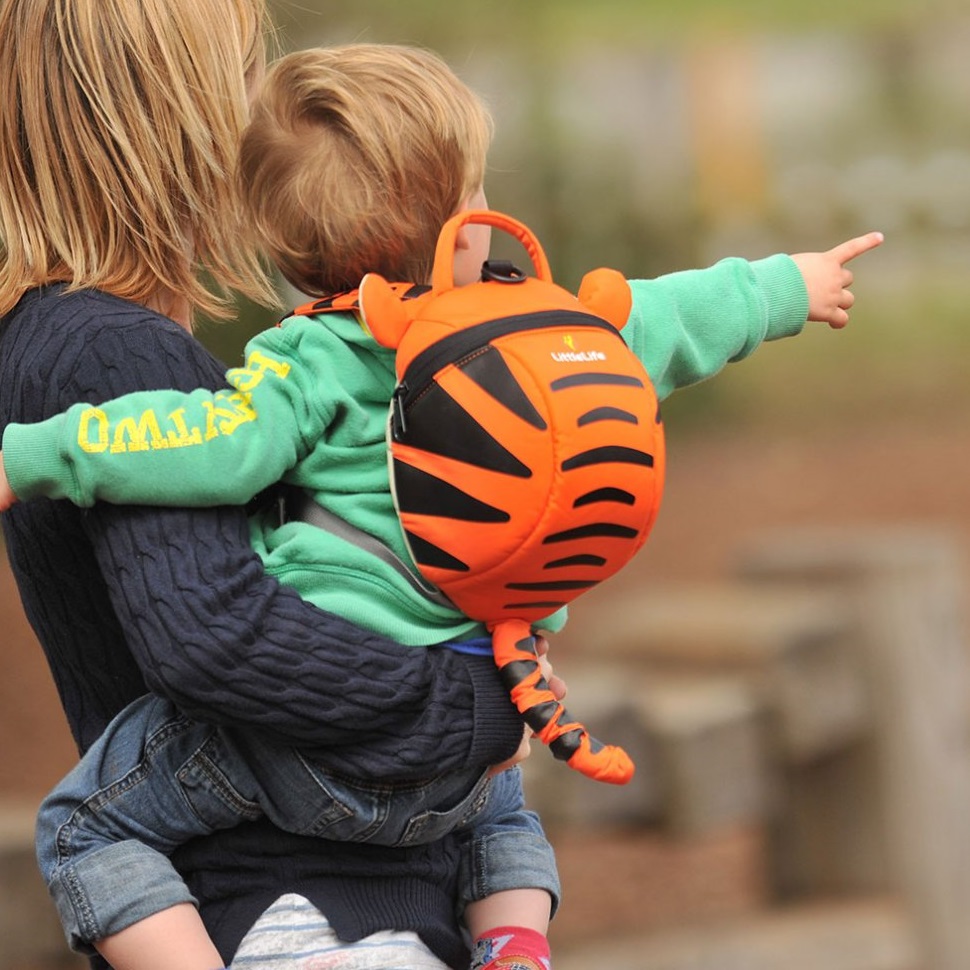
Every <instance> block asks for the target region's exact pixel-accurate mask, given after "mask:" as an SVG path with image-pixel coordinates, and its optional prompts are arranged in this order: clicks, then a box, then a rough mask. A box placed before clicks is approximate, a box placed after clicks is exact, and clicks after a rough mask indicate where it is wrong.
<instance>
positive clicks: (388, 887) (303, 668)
mask: <svg viewBox="0 0 970 970" xmlns="http://www.w3.org/2000/svg"><path fill="white" fill-rule="evenodd" d="M223 374H224V366H223V365H222V364H221V363H219V362H218V361H216V360H215V359H214V358H213V357H212V356H211V355H209V354H208V353H207V352H206V351H205V350H204V348H203V347H202V346H201V345H200V344H199V343H198V342H197V341H196V340H194V339H193V338H192V337H191V336H190V335H189V334H187V333H186V332H185V331H184V330H183V329H182V328H180V327H178V326H176V325H175V324H174V323H172V322H171V321H169V320H167V319H166V318H164V317H160V316H159V315H157V314H154V313H152V312H150V311H148V310H146V309H144V308H143V307H140V306H137V305H135V304H132V303H128V302H126V301H123V300H119V299H117V298H114V297H112V296H109V295H106V294H103V293H99V292H95V291H84V292H80V293H72V294H68V293H64V292H63V288H62V287H45V288H41V289H39V290H34V291H31V292H29V293H27V294H26V295H25V296H24V298H23V299H22V300H21V301H20V303H19V304H18V306H17V307H16V308H15V309H14V310H13V311H11V313H9V314H8V315H7V316H6V317H5V318H3V319H2V320H0V433H2V429H3V428H4V427H5V426H6V425H7V424H8V423H9V422H11V421H16V422H32V421H38V420H41V419H43V418H47V417H49V416H51V415H52V414H55V413H57V412H59V411H62V410H63V409H64V408H66V407H67V406H68V405H70V404H73V403H75V402H77V401H88V402H91V403H97V402H99V401H102V400H106V399H107V398H110V397H115V396H117V395H119V394H123V393H125V392H127V391H130V390H135V389H139V388H159V387H175V388H181V389H185V390H189V389H191V388H194V387H203V386H204V387H209V388H214V387H220V386H223V384H224V378H223ZM3 527H4V536H5V538H6V544H7V553H8V557H9V560H10V564H11V567H12V569H13V572H14V575H15V577H16V580H17V583H18V587H19V590H20V594H21V598H22V601H23V605H24V610H25V612H26V615H27V617H28V619H29V621H30V623H31V625H32V626H33V629H34V630H35V632H36V634H37V637H38V640H39V641H40V644H41V646H42V647H43V649H44V652H45V654H46V656H47V660H48V663H49V666H50V669H51V673H52V675H53V677H54V681H55V683H56V685H57V689H58V691H59V695H60V698H61V703H62V705H63V707H64V711H65V714H66V716H67V720H68V723H69V725H70V728H71V731H72V733H73V735H74V738H75V740H76V742H77V744H78V748H79V750H81V751H84V750H85V749H86V748H87V747H88V746H89V745H90V744H91V742H92V741H93V740H94V739H95V738H96V737H97V736H98V734H99V733H100V732H101V731H102V730H103V728H104V727H105V725H106V724H107V722H108V720H110V718H111V717H112V716H113V715H114V714H115V713H117V711H118V710H120V708H121V707H122V706H124V705H125V704H126V703H128V702H129V701H130V700H132V699H133V698H135V697H136V696H138V695H139V694H142V693H144V692H145V690H146V687H147V689H150V690H153V691H156V692H158V693H160V694H164V695H166V696H168V697H169V698H171V699H172V700H173V701H174V702H175V703H176V704H177V705H178V706H179V707H180V708H181V709H182V710H183V711H184V712H185V713H187V714H189V715H191V716H194V717H198V718H199V719H202V720H207V721H211V722H217V723H222V724H227V725H235V726H242V727H247V728H248V729H256V730H262V731H264V732H266V733H267V734H268V735H270V736H272V737H273V738H275V739H276V740H278V741H281V742H284V743H292V744H295V745H299V746H301V747H304V748H310V749H313V750H314V752H315V754H316V755H317V756H318V757H319V758H320V760H321V761H322V762H324V763H325V764H326V765H327V766H328V768H329V769H330V770H332V771H336V772H346V773H350V774H353V775H354V776H357V777H361V776H363V777H367V776H368V775H372V776H380V777H383V778H389V779H398V780H406V779H408V778H424V777H427V776H429V775H431V774H433V773H437V772H439V771H445V770H448V769H450V768H456V767H462V768H467V767H468V765H475V764H480V765H482V766H483V767H484V766H485V765H488V764H496V763H499V762H501V761H503V760H505V759H506V758H508V757H509V756H511V754H512V752H513V751H514V750H515V748H516V747H517V745H518V741H519V739H520V737H521V723H520V721H519V719H518V716H517V715H516V713H515V711H514V710H513V708H512V705H511V703H510V701H509V699H508V695H507V693H506V692H505V690H504V688H503V687H502V685H501V684H500V682H499V680H498V677H497V674H496V672H495V670H494V665H493V664H492V662H491V660H490V659H489V658H487V657H486V658H480V657H468V656H465V655H461V654H457V653H453V652H452V651H448V650H416V649H414V648H406V647H401V646H399V645H397V644H395V643H392V642H389V641H387V640H385V639H383V638H381V637H379V636H377V635H375V634H371V633H368V632H366V631H364V630H362V629H360V628H358V627H355V626H353V625H351V624H348V623H347V622H345V621H343V620H341V619H339V618H337V617H334V616H331V615H328V614H325V613H322V612H320V611H319V610H316V609H315V608H314V607H312V606H310V605H308V604H306V603H304V602H303V601H302V600H301V599H300V598H299V597H298V596H297V595H296V594H295V593H294V592H293V591H292V590H288V589H286V588H284V587H281V586H279V585H278V584H277V583H276V582H275V581H274V580H272V579H270V578H269V577H267V576H266V575H265V573H264V572H263V570H262V567H261V564H260V562H259V559H258V557H257V556H256V555H255V554H254V553H253V551H252V549H251V547H250V544H249V540H248V531H247V527H246V520H245V515H244V513H243V511H242V510H241V509H236V508H222V509H196V510H183V509H158V508H152V509H142V508H134V507H116V506H107V505H99V506H96V507H94V508H93V509H89V510H82V509H77V508H75V507H74V506H72V505H69V504H68V503H66V502H49V501H46V500H37V501H34V502H29V503H24V504H21V505H17V506H15V507H14V508H13V509H12V510H11V511H10V512H8V513H6V514H5V515H4V516H3ZM174 861H175V862H176V865H177V866H178V867H179V869H180V871H181V872H182V873H183V874H184V876H185V877H186V879H187V881H188V882H189V885H190V886H191V887H192V889H193V892H194V893H195V894H196V895H197V896H198V897H199V898H200V901H201V902H202V914H203V918H204V919H205V920H206V922H207V925H208V927H209V930H210V932H211V933H212V935H213V937H214V939H215V940H216V943H217V945H218V946H219V947H220V949H221V950H222V951H223V954H224V956H225V957H226V958H227V959H228V958H229V957H231V954H232V952H233V951H234V950H235V947H236V945H237V944H238V942H239V940H240V939H241V937H242V935H243V934H244V933H245V931H246V930H247V929H248V927H249V926H250V925H251V924H252V922H253V921H254V920H255V918H256V917H257V916H258V915H259V913H260V912H261V911H262V910H263V909H265V908H266V906H268V905H269V904H270V903H271V902H272V901H273V900H275V899H276V898H277V897H278V896H279V895H281V894H282V893H284V892H299V893H302V894H303V895H305V896H307V897H308V898H310V899H311V900H312V901H313V902H314V903H315V904H316V905H317V906H318V907H319V908H320V909H321V910H322V911H323V912H324V913H325V914H326V915H327V917H328V918H329V919H330V921H331V923H332V924H333V925H334V927H335V929H336V930H337V932H338V933H339V934H340V935H341V936H342V937H344V938H347V939H356V938H359V937H360V936H362V935H366V934H368V933H371V932H374V931H376V930H378V929H388V928H396V929H414V930H416V931H418V932H419V933H421V935H422V936H423V938H424V939H425V940H426V942H427V943H428V944H429V945H430V946H431V947H432V949H434V950H435V951H436V952H437V953H438V955H439V956H440V957H441V958H442V959H443V960H444V961H445V962H447V963H449V964H451V965H452V966H456V967H458V966H461V965H462V963H463V962H464V961H465V960H466V959H467V956H466V954H465V952H464V948H463V944H462V942H461V940H460V937H459V935H458V932H457V928H456V926H455V923H454V917H453V902H454V873H455V845H454V844H453V843H452V842H451V841H450V840H446V841H444V842H441V843H438V844H435V845H432V846H425V847H419V848H415V849H407V850H393V849H386V848H381V847H379V846H354V845H341V844H335V843H326V842H323V841H322V840H311V839H306V838H300V837H297V836H292V835H288V834H285V833H281V832H279V831H277V830H275V829H273V828H272V827H271V826H269V824H268V823H265V822H258V823H251V824H247V825H243V826H239V827H238V828H236V829H233V830H231V831H228V832H225V833H220V834H218V835H216V836H211V837H209V838H207V839H199V840H196V841H195V842H194V843H190V844H189V845H187V846H185V847H183V848H182V849H180V850H179V851H178V853H177V854H176V856H175V857H174Z"/></svg>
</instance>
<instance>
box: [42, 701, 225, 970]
mask: <svg viewBox="0 0 970 970" xmlns="http://www.w3.org/2000/svg"><path fill="white" fill-rule="evenodd" d="M210 736H211V729H210V728H207V727H205V726H204V725H195V724H193V723H192V722H189V721H186V719H185V718H182V717H180V716H178V715H177V714H176V713H175V712H174V711H173V710H172V709H171V707H170V706H169V705H167V704H166V703H165V702H163V701H161V700H160V699H158V698H154V699H153V698H144V699H142V700H140V701H137V702H135V703H133V704H131V705H129V707H128V708H126V709H125V711H124V712H122V714H120V715H119V716H118V717H117V718H115V720H114V721H112V722H111V724H110V725H109V726H108V727H107V729H106V730H105V732H104V734H103V735H102V736H101V738H100V739H99V740H98V741H97V742H96V743H95V744H94V745H93V746H92V747H91V748H90V750H89V751H88V752H87V754H86V755H85V756H84V757H83V758H82V759H81V761H80V762H79V763H78V764H77V765H76V766H75V768H74V769H73V770H72V771H71V772H70V773H69V774H68V775H67V777H65V778H64V779H63V780H62V781H61V782H60V784H59V785H58V786H57V787H56V788H55V789H54V790H53V791H52V792H51V793H50V795H48V797H47V798H46V799H44V802H43V804H42V806H41V808H40V811H39V812H38V816H37V830H36V838H37V856H38V863H39V865H40V869H41V872H42V873H43V875H44V878H45V879H46V881H47V885H48V889H49V890H50V893H51V896H52V898H53V900H54V903H55V905H56V907H57V910H58V912H59V914H60V916H61V921H62V923H63V925H64V929H65V932H66V934H67V936H68V938H69V940H70V942H71V945H72V946H73V947H74V948H75V949H78V950H81V951H83V952H92V951H93V950H94V949H100V948H101V947H104V949H103V952H104V953H105V954H106V955H107V954H108V953H110V954H111V955H110V956H109V957H107V958H108V959H109V962H111V963H112V964H113V965H114V966H115V967H138V968H139V970H141V968H147V970H150V968H152V967H154V966H162V965H163V964H162V963H159V962H157V961H159V960H163V962H164V965H165V966H166V967H168V968H175V967H185V968H193V970H195V968H198V970H213V968H215V967H220V966H222V960H221V959H220V957H219V955H218V953H217V952H216V950H215V948H214V947H213V946H212V944H211V943H210V942H209V939H208V936H207V935H206V933H205V931H204V930H203V928H202V923H201V920H200V919H199V916H198V913H197V911H196V909H195V905H194V903H195V901H194V899H193V898H192V895H191V893H190V892H189V890H188V887H187V886H186V885H185V883H184V881H183V880H182V878H181V876H180V875H179V873H178V872H177V871H176V870H175V868H174V867H173V866H172V863H171V861H170V859H169V858H168V857H167V855H166V853H167V852H168V851H171V850H172V849H173V848H175V847H176V846H177V845H179V844H181V843H183V842H185V841H188V840H189V839H190V838H192V837H194V836H196V835H205V834H207V833H208V832H211V831H213V830H214V829H215V828H216V827H228V826H230V825H233V824H237V823H238V821H239V815H238V812H235V814H234V809H232V807H231V806H228V805H227V807H226V808H225V811H224V812H223V814H222V815H214V814H213V813H215V811H216V806H215V805H214V804H212V807H211V811H209V809H208V807H209V806H210V803H214V802H215V801H216V798H215V793H214V792H212V791H210V789H213V788H214V787H215V786H212V785H206V784H205V782H206V779H207V776H206V775H205V772H204V770H203V769H204V768H205V767H206V765H205V764H202V765H197V764H196V761H197V760H198V759H199V758H201V757H202V754H201V753H204V752H206V751H207V749H208V747H209V743H208V742H209V740H210ZM188 772H194V773H195V774H197V775H198V776H199V779H200V780H201V783H202V786H203V787H201V788H200V785H199V783H196V785H195V787H194V788H193V789H192V791H191V799H192V805H193V806H195V807H196V808H199V807H200V806H201V807H202V810H205V811H206V815H207V819H209V820H208V821H203V820H202V818H201V816H200V815H199V814H198V813H197V811H193V810H191V809H190V808H189V802H188V801H187V796H186V794H185V791H186V789H185V787H184V785H186V784H189V783H191V782H192V781H193V780H194V778H195V775H192V776H191V777H190V776H189V775H188V774H187V773H188ZM218 801H219V804H220V805H221V804H222V801H223V800H222V799H218ZM220 811H221V809H220ZM156 915H157V917H158V919H157V922H156V920H155V918H154V917H156ZM102 941H103V942H102ZM152 961H156V962H154V963H153V962H152Z"/></svg>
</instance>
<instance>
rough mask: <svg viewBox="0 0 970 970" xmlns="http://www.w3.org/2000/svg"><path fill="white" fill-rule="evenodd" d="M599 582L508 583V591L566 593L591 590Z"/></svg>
mask: <svg viewBox="0 0 970 970" xmlns="http://www.w3.org/2000/svg"><path fill="white" fill-rule="evenodd" d="M598 582H599V580H598V579H562V580H553V581H551V582H546V583H506V584H505V588H506V589H516V590H521V591H525V590H532V591H534V592H539V591H541V590H547V591H549V592H555V591H557V590H562V591H563V592H565V591H566V590H570V589H590V588H591V587H593V586H595V585H596V584H597V583H598Z"/></svg>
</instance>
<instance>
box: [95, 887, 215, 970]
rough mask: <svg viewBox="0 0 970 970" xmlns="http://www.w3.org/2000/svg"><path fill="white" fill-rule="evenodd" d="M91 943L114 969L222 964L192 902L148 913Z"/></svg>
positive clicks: (205, 969) (194, 968) (197, 969)
mask: <svg viewBox="0 0 970 970" xmlns="http://www.w3.org/2000/svg"><path fill="white" fill-rule="evenodd" d="M94 945H95V948H96V949H97V951H98V953H100V954H101V956H103V957H104V958H105V960H107V961H108V963H110V964H111V966H112V967H113V968H114V970H217V968H220V967H222V965H223V963H222V957H221V956H220V955H219V951H218V950H217V949H216V948H215V946H214V945H213V943H212V941H211V940H210V939H209V934H208V933H206V930H205V927H204V926H203V925H202V920H201V918H200V917H199V912H198V910H197V909H196V908H195V907H194V906H193V905H192V904H191V903H180V904H179V905H178V906H173V907H172V908H171V909H165V910H162V912H160V913H155V914H153V915H152V916H148V917H146V918H145V919H143V920H139V921H138V922H137V923H132V925H131V926H128V927H126V928H125V929H123V930H121V931H119V932H118V933H115V934H114V935H113V936H106V937H105V938H104V939H103V940H98V941H97V942H96V943H95V944H94Z"/></svg>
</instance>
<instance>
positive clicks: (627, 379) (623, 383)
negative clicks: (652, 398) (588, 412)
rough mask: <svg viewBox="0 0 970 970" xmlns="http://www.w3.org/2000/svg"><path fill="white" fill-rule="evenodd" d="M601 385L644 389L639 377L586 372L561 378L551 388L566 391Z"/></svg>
mask: <svg viewBox="0 0 970 970" xmlns="http://www.w3.org/2000/svg"><path fill="white" fill-rule="evenodd" d="M599 384H602V385H604V386H607V387H643V381H642V380H640V378H639V377H632V376H629V375H627V374H599V373H597V372H595V371H586V372H584V373H582V374H569V375H568V376H566V377H559V378H557V379H556V380H554V381H553V382H552V383H551V384H550V385H549V388H550V389H551V390H553V391H566V390H569V388H571V387H591V386H596V385H599Z"/></svg>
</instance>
